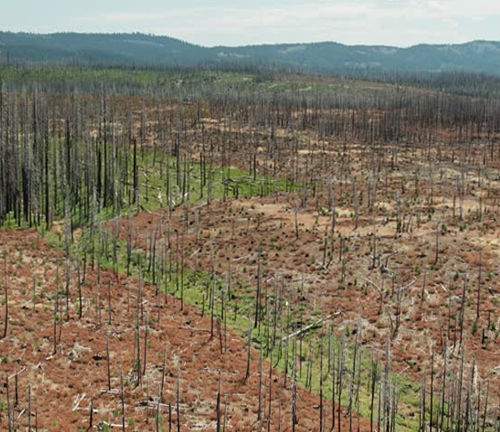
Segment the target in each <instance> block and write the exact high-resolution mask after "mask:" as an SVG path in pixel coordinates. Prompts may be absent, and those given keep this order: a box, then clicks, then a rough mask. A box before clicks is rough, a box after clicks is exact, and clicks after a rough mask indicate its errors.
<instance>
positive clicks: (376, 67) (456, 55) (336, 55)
mask: <svg viewBox="0 0 500 432" xmlns="http://www.w3.org/2000/svg"><path fill="white" fill-rule="evenodd" d="M0 61H3V62H6V61H10V62H48V63H55V62H62V63H65V62H82V63H86V62H87V63H100V64H103V63H104V64H123V63H125V64H136V65H145V64H148V65H165V66H194V65H198V64H207V63H211V64H242V65H249V64H250V65H251V64H255V63H258V64H273V65H283V66H288V67H294V68H301V69H305V70H309V71H316V72H329V71H334V70H343V69H356V70H368V71H399V72H443V71H448V72H449V71H464V72H482V73H489V74H500V42H493V41H474V42H468V43H464V44H459V45H416V46H413V47H410V48H396V47H391V46H368V45H353V46H348V45H342V44H339V43H335V42H322V43H308V44H278V45H255V46H243V47H236V48H235V47H223V46H219V47H214V48H206V47H201V46H198V45H194V44H190V43H187V42H183V41H180V40H178V39H174V38H170V37H166V36H153V35H146V34H140V33H132V34H127V33H120V34H85V33H54V34H31V33H10V32H0Z"/></svg>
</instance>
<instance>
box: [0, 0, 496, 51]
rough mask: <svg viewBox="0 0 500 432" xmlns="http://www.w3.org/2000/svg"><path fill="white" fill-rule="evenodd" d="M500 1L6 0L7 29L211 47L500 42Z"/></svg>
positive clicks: (2, 6) (2, 1) (1, 18)
mask: <svg viewBox="0 0 500 432" xmlns="http://www.w3.org/2000/svg"><path fill="white" fill-rule="evenodd" d="M499 23H500V1H499V0H309V1H299V0H267V1H264V0H247V1H240V0H219V1H202V0H180V1H172V0H142V1H137V0H135V1H132V0H83V1H82V0H0V30H13V31H32V32H42V33H47V32H55V31H78V32H121V31H124V32H130V31H140V32H146V33H155V34H159V35H168V36H173V37H177V38H180V39H183V40H187V41H189V42H193V43H197V44H200V45H205V46H213V45H219V44H221V45H244V44H260V43H280V42H317V41H336V42H341V43H346V44H370V45H371V44H385V45H397V46H408V45H413V44H417V43H459V42H465V41H470V40H473V39H489V40H500V24H499Z"/></svg>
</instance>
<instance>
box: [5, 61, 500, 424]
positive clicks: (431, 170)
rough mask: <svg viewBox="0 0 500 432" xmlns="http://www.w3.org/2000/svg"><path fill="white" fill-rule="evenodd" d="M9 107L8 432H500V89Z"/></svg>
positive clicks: (389, 87)
mask: <svg viewBox="0 0 500 432" xmlns="http://www.w3.org/2000/svg"><path fill="white" fill-rule="evenodd" d="M0 83H1V84H0V224H1V225H2V229H1V230H0V429H1V430H2V431H8V432H15V431H70V430H71V431H88V430H100V431H111V430H123V431H157V432H159V431H165V432H166V431H168V432H172V431H175V432H180V431H197V430H198V431H204V430H208V431H217V432H222V431H268V432H270V431H276V432H278V431H283V432H284V431H293V432H295V431H296V432H299V431H304V432H305V431H318V432H331V431H335V432H356V431H358V432H359V431H361V432H375V431H380V432H381V431H385V432H399V431H402V432H412V431H414V432H427V431H429V432H431V431H435V432H441V431H450V432H451V431H460V432H467V431H468V432H493V431H500V405H499V403H500V345H499V341H500V339H499V338H500V271H499V269H498V267H497V263H498V260H499V258H500V220H499V219H500V97H499V96H498V93H495V92H489V91H488V86H492V87H495V86H496V85H497V84H498V83H497V79H496V78H494V77H488V78H487V79H486V78H485V77H484V76H482V75H472V74H471V75H468V74H462V73H456V74H455V73H448V74H441V75H439V74H437V75H436V76H432V75H428V76H425V78H423V77H422V76H418V75H411V74H407V75H404V76H397V75H389V74H386V75H377V76H370V75H369V74H362V75H359V76H356V74H343V75H342V74H338V75H320V74H315V75H312V74H310V75H309V74H305V73H303V72H293V71H290V70H286V71H285V70H278V69H270V68H264V67H258V66H253V67H246V68H245V67H240V68H237V67H233V68H229V67H228V68H206V69H198V68H184V69H182V68H170V69H165V68H164V69H160V68H154V67H150V68H147V67H144V68H142V69H141V68H136V67H130V66H123V67H117V66H116V67H104V66H97V65H96V66H81V65H80V66H79V65H52V66H49V65H36V66H34V65H32V66H27V65H0Z"/></svg>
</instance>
